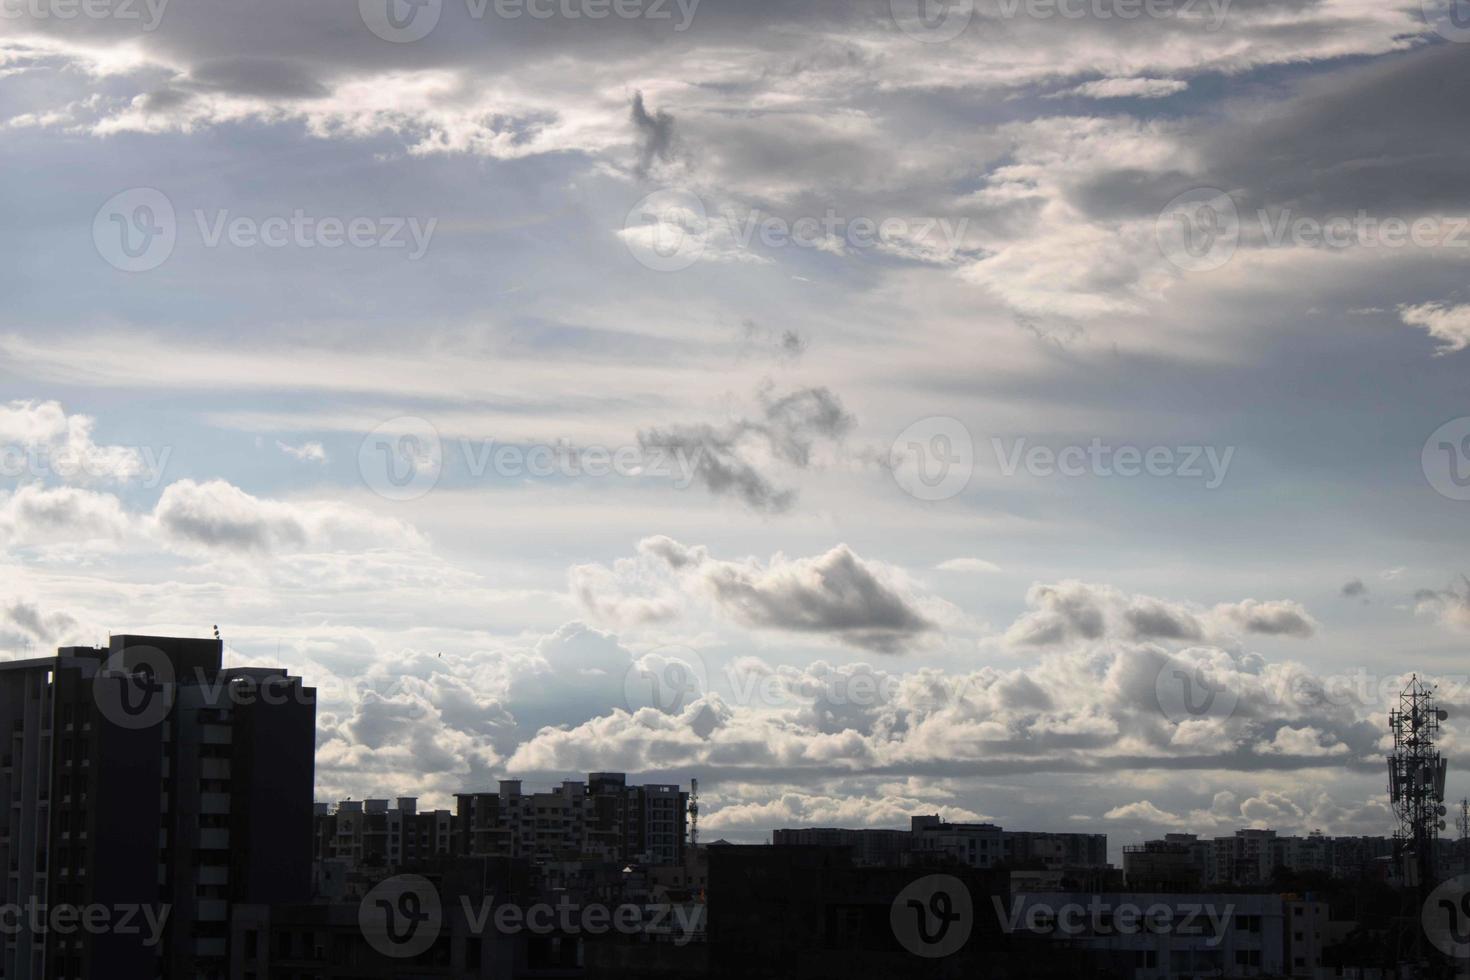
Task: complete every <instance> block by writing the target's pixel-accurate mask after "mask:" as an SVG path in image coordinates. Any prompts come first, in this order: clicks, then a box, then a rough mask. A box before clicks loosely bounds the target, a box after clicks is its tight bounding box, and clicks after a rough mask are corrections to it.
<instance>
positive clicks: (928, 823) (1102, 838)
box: [771, 816, 1108, 870]
mask: <svg viewBox="0 0 1470 980" xmlns="http://www.w3.org/2000/svg"><path fill="white" fill-rule="evenodd" d="M771 842H772V843H773V844H777V845H780V846H796V845H805V846H813V845H825V846H834V845H836V846H842V847H850V848H852V849H853V860H854V861H855V862H856V863H857V864H858V865H860V866H868V867H875V866H887V867H900V866H903V865H905V864H910V863H920V862H923V861H924V860H926V859H934V858H942V859H945V860H954V861H958V862H959V863H960V864H964V865H968V866H969V867H972V868H994V867H997V866H999V865H1027V866H1031V865H1036V864H1040V865H1041V866H1042V867H1043V868H1047V869H1054V870H1060V869H1063V868H1105V867H1107V865H1108V838H1107V835H1106V834H1070V833H1067V834H1055V833H1049V832H1046V831H1032V830H1004V829H1002V828H1001V827H998V826H996V825H995V824H992V823H948V822H946V821H944V820H942V819H941V818H939V817H937V816H918V817H912V818H910V821H909V829H908V830H885V829H872V830H866V829H865V830H844V829H838V828H830V827H819V828H800V829H795V830H778V831H776V832H775V833H774V834H773V835H772V837H771Z"/></svg>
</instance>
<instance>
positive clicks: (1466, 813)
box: [1455, 797, 1470, 874]
mask: <svg viewBox="0 0 1470 980" xmlns="http://www.w3.org/2000/svg"><path fill="white" fill-rule="evenodd" d="M1455 828H1456V829H1457V830H1459V831H1460V870H1461V871H1462V872H1465V873H1467V874H1470V798H1466V797H1461V799H1460V815H1459V816H1458V817H1456V818H1455Z"/></svg>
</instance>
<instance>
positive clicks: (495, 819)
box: [455, 772, 689, 865]
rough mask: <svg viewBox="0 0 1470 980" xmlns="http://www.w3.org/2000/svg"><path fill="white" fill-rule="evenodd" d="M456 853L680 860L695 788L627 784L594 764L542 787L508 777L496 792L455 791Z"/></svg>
mask: <svg viewBox="0 0 1470 980" xmlns="http://www.w3.org/2000/svg"><path fill="white" fill-rule="evenodd" d="M455 799H456V819H457V825H458V826H457V833H458V837H459V848H458V853H461V854H466V855H474V856H494V857H524V858H530V859H532V860H535V861H540V862H548V861H576V860H603V861H629V862H636V863H641V864H656V865H670V864H680V863H681V862H682V861H683V859H684V847H685V838H686V836H687V832H688V809H689V794H688V793H687V792H685V791H683V790H681V789H680V788H679V787H678V786H675V785H667V784H651V785H646V786H629V785H628V784H627V779H626V777H625V776H624V775H623V774H622V773H609V772H594V773H592V774H591V775H590V776H589V777H588V781H587V782H582V781H580V780H567V781H565V782H563V783H562V784H561V785H560V786H557V787H554V788H552V789H551V790H549V791H547V792H544V793H529V794H527V793H524V792H522V790H521V781H520V780H518V779H504V780H501V782H500V788H499V790H498V791H497V792H494V793H459V794H456V797H455Z"/></svg>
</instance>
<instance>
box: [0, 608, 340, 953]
mask: <svg viewBox="0 0 1470 980" xmlns="http://www.w3.org/2000/svg"><path fill="white" fill-rule="evenodd" d="M315 729H316V692H315V691H314V690H313V689H311V688H308V687H305V686H304V685H303V684H302V682H301V680H300V678H296V677H291V676H289V675H288V674H287V673H286V672H285V671H284V670H280V669H276V668H224V667H223V666H222V649H221V644H220V641H219V640H217V639H209V640H200V639H181V638H175V637H149V636H114V637H112V638H111V641H110V643H109V646H108V647H107V648H91V647H66V648H63V649H62V650H60V651H59V652H58V654H57V656H56V657H46V658H40V659H35V660H24V661H16V662H12V663H6V664H0V731H5V732H8V733H9V741H8V743H7V745H6V746H5V749H4V752H3V757H0V796H3V802H4V803H5V804H6V806H5V808H4V810H3V812H0V862H3V863H4V867H5V868H6V870H7V872H8V878H7V885H6V896H5V901H6V903H8V905H10V906H14V907H18V908H19V909H21V910H22V911H24V910H27V909H39V910H41V914H40V915H39V916H37V915H34V914H31V915H25V914H23V915H21V916H20V928H19V929H18V930H10V931H8V932H7V934H6V935H4V937H3V955H0V975H3V976H4V977H6V978H7V980H8V978H86V977H97V976H117V977H163V978H183V977H188V978H191V980H192V978H196V977H203V978H212V977H221V978H222V977H224V976H225V975H226V964H227V962H228V960H227V954H228V942H229V916H230V910H231V907H232V906H233V905H235V904H238V903H254V904H262V903H264V904H269V903H276V902H301V901H306V900H307V899H308V898H309V897H310V892H311V856H312V842H311V832H312V786H313V779H314V765H315V763H314V758H315V741H316V732H315ZM65 910H75V911H74V912H72V911H65ZM89 917H90V920H89ZM89 921H90V925H88V926H87V927H79V926H78V923H79V922H83V923H86V922H89Z"/></svg>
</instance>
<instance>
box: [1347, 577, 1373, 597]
mask: <svg viewBox="0 0 1470 980" xmlns="http://www.w3.org/2000/svg"><path fill="white" fill-rule="evenodd" d="M1367 594H1368V586H1366V585H1364V584H1363V580H1362V579H1360V578H1354V579H1349V580H1348V581H1346V582H1344V583H1343V586H1342V589H1341V595H1342V597H1343V598H1344V599H1356V598H1358V597H1359V596H1366V595H1367Z"/></svg>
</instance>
